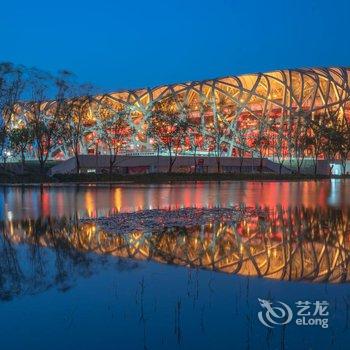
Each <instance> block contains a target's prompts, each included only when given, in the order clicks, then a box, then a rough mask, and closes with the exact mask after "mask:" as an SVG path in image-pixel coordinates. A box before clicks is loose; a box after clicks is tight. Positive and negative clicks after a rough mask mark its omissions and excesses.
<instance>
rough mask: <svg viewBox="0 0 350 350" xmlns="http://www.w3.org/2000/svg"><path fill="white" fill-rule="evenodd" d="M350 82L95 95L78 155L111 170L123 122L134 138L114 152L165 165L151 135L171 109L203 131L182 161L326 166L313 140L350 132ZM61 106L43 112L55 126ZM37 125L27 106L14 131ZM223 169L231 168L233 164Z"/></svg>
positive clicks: (220, 82) (67, 153) (336, 75)
mask: <svg viewBox="0 0 350 350" xmlns="http://www.w3.org/2000/svg"><path fill="white" fill-rule="evenodd" d="M349 82H350V69H347V68H336V67H333V68H315V69H311V68H308V69H286V70H277V71H273V72H268V73H254V74H246V75H240V76H227V77H223V78H217V79H212V80H204V81H191V82H186V83H180V84H171V85H163V86H158V87H155V88H143V89H137V90H128V91H119V92H113V93H107V94H100V95H96V96H93V97H92V98H91V99H88V100H86V103H85V105H84V107H83V108H82V109H81V111H82V112H81V113H83V114H84V115H83V118H82V120H83V124H84V133H83V135H82V138H81V140H80V141H79V153H80V155H82V156H84V155H85V156H86V155H89V156H95V157H96V156H99V157H100V162H102V163H101V165H99V167H100V168H101V169H102V168H104V167H105V166H104V165H103V163H104V162H105V163H106V162H107V160H106V161H104V160H103V159H104V158H106V159H107V158H108V157H110V155H111V154H110V153H111V152H110V148H108V147H107V146H108V145H107V144H106V143H105V142H104V140H105V138H104V137H103V136H104V135H105V134H106V133H108V132H109V131H108V130H106V125H108V124H106V120H108V119H112V118H115V117H116V116H117V117H118V116H121V115H122V116H123V118H124V120H125V124H123V125H124V129H125V130H126V129H128V130H129V131H130V132H124V131H123V130H120V133H121V134H123V133H124V134H125V138H124V139H123V140H121V142H120V144H119V146H120V147H118V150H117V152H116V151H115V149H116V148H115V147H114V152H115V153H117V155H118V156H120V157H124V161H126V159H125V157H129V159H128V161H129V162H130V157H140V156H141V157H147V156H148V157H150V158H149V159H150V160H151V159H154V158H155V157H158V158H159V156H164V157H166V156H167V155H168V152H169V150H167V149H166V147H163V146H162V145H161V143H160V142H158V141H157V138H156V137H152V135H150V133H149V132H148V130H149V123H150V120H151V118H152V116H153V115H154V113H155V109H156V108H157V106H159V105H160V104H164V103H165V102H166V106H167V109H168V110H169V113H172V114H175V115H176V117H177V118H178V119H182V120H187V121H190V122H191V125H195V126H196V127H195V128H188V129H187V135H186V136H185V137H184V138H183V141H182V142H181V144H180V143H179V144H177V145H176V148H177V150H176V151H177V153H178V154H179V159H180V158H183V159H185V158H186V157H193V154H194V152H195V153H196V156H200V157H204V158H208V159H209V158H210V157H216V158H218V157H220V158H223V159H224V158H229V159H233V162H235V160H234V159H237V158H239V157H240V158H241V159H243V161H245V159H248V158H250V159H257V158H259V157H260V158H261V159H263V158H264V159H265V160H268V159H269V160H270V161H272V162H273V163H277V160H279V161H280V160H281V159H283V164H285V162H284V161H285V160H288V161H289V162H290V164H291V163H292V162H291V160H292V159H294V160H295V159H298V158H300V157H302V158H303V159H304V158H305V159H311V158H313V157H314V158H316V161H319V160H320V161H322V160H326V158H327V155H326V153H327V152H326V151H325V150H324V149H323V150H321V151H317V149H316V148H317V145H315V143H313V142H312V140H313V139H315V140H316V139H318V138H320V142H322V140H324V139H325V138H326V136H325V133H326V132H327V130H325V128H328V131H329V129H330V128H333V129H334V130H338V131H339V132H340V131H342V132H343V133H347V132H348V131H350V126H349V125H348V124H349V123H350V100H349V97H350V86H349ZM56 104H57V102H56V101H51V102H47V103H45V104H44V105H43V106H42V110H41V112H42V113H44V114H45V115H46V116H47V118H48V120H49V119H50V117H51V112H52V110H54V109H55V105H56ZM163 113H166V112H164V110H163ZM30 118H31V108H29V107H28V103H23V104H19V106H18V108H17V110H16V114H15V115H14V116H13V117H12V118H11V126H12V127H17V128H18V127H22V126H25V124H26V123H27V122H28V120H30ZM72 123H74V120H72ZM322 135H323V136H322ZM119 136H120V135H119ZM158 136H159V138H161V135H158ZM310 140H311V141H310ZM31 152H32V155H33V157H34V154H35V146H33V148H31V149H29V150H28V153H31ZM73 156H74V154H73V150H72V148H71V147H70V145H69V142H66V141H65V140H64V139H62V140H61V141H60V142H58V143H57V145H56V147H54V148H52V149H51V150H50V158H52V159H59V160H68V159H70V158H71V157H73ZM104 156H105V157H104ZM337 157H338V158H339V156H335V158H337ZM84 159H86V162H88V160H87V159H88V158H87V157H84ZM276 159H277V160H276ZM90 162H91V160H90ZM158 162H159V159H158ZM208 162H209V163H210V162H211V161H210V160H208ZM224 162H226V163H227V162H228V163H227V164H229V160H224ZM236 162H237V160H236ZM178 163H179V164H180V163H181V160H180V161H178ZM305 163H307V162H306V161H305ZM305 163H304V164H305ZM106 164H107V163H106ZM227 164H226V166H228V165H227ZM133 165H135V166H137V165H138V164H136V163H135V164H133ZM131 166H132V165H129V167H131ZM143 166H145V167H147V166H148V167H149V164H148V165H147V164H146V165H143ZM254 166H255V165H254ZM83 168H84V166H83ZM86 168H87V169H88V168H91V165H88V166H86ZM95 170H96V169H95ZM143 170H145V168H143ZM189 171H190V169H189Z"/></svg>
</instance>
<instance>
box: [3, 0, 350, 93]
mask: <svg viewBox="0 0 350 350" xmlns="http://www.w3.org/2000/svg"><path fill="white" fill-rule="evenodd" d="M349 13H350V1H348V0H333V1H330V0H318V1H317V0H296V1H292V0H288V1H287V0H285V1H283V0H271V1H268V0H266V1H262V0H255V1H254V0H251V1H247V0H239V1H234V0H231V1H229V0H226V1H224V0H215V1H210V0H202V1H197V0H193V1H190V0H187V1H176V0H174V1H165V0H158V1H145V0H144V1H138V0H135V1H125V0H124V1H111V0H110V1H106V0H101V1H96V0H95V1H90V0H84V1H83V0H81V1H74V0H70V1H67V0H60V1H55V0H52V1H48V0H45V1H24V0H23V1H18V0H17V1H16V0H13V1H11V2H10V1H6V3H5V2H4V1H3V2H2V4H1V6H0V38H1V41H0V43H1V47H0V61H12V62H15V63H22V64H24V65H28V66H36V67H39V68H42V69H45V70H49V71H51V72H57V71H58V70H60V69H68V70H70V71H73V72H74V73H75V74H76V75H77V76H78V77H79V80H80V81H82V82H91V83H92V84H94V85H96V86H98V87H100V88H101V89H103V90H106V91H113V90H118V89H123V88H138V87H143V86H155V85H160V84H165V83H173V82H181V81H188V80H201V79H208V78H214V77H220V76H225V75H237V74H241V73H249V72H256V71H269V70H273V69H279V68H295V67H312V66H331V65H341V66H350V45H349V43H350V39H349V33H350V22H349V20H348V18H349Z"/></svg>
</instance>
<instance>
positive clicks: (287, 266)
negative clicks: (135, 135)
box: [0, 180, 350, 350]
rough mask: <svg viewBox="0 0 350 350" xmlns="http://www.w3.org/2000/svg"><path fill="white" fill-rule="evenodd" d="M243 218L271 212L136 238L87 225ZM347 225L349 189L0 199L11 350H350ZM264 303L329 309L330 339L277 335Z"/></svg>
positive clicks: (150, 188)
mask: <svg viewBox="0 0 350 350" xmlns="http://www.w3.org/2000/svg"><path fill="white" fill-rule="evenodd" d="M239 204H245V205H246V206H247V207H253V208H256V207H258V208H260V210H258V211H253V212H256V213H257V215H256V216H254V215H251V216H247V217H245V220H242V221H239V222H237V223H232V222H231V223H225V224H224V223H222V222H221V223H220V222H214V221H212V222H208V223H207V224H203V225H200V226H194V227H186V229H184V228H172V229H170V228H168V229H162V230H161V229H158V230H153V231H152V230H148V231H147V230H146V231H142V232H132V233H129V234H115V233H109V232H106V231H103V230H102V229H100V228H99V227H96V226H95V224H93V223H91V222H90V223H88V222H82V221H81V220H80V219H81V218H86V217H91V218H94V217H99V216H108V215H111V214H113V213H115V212H134V211H137V210H147V209H154V208H160V209H169V210H174V209H176V208H182V207H193V206H196V207H199V208H200V207H209V208H211V207H222V208H228V207H231V206H236V205H239ZM259 213H260V214H259ZM261 213H262V215H261ZM349 217H350V182H349V181H348V180H345V181H342V180H339V181H338V180H335V181H318V182H314V181H306V182H272V181H271V182H222V183H200V182H199V183H183V184H173V185H169V184H162V185H122V186H120V185H118V186H43V187H42V188H40V187H35V186H33V187H26V188H23V187H21V186H18V187H16V186H13V187H2V188H1V190H0V311H1V317H0V329H1V335H2V342H1V345H2V348H6V349H10V348H11V349H23V348H35V349H47V348H50V349H55V350H56V349H62V348H72V347H73V346H74V347H76V348H78V347H79V348H84V349H96V348H113V347H114V348H122V349H146V348H147V349H164V348H165V347H166V348H167V349H169V350H170V349H179V348H183V349H189V348H190V349H202V350H203V349H221V348H222V349H247V348H250V349H282V348H285V349H296V348H305V349H306V348H307V349H310V348H317V349H330V348H334V349H344V350H345V349H347V347H348V344H349V341H350V333H349V329H350V318H349V315H350V296H349V285H348V282H349V250H350V228H349ZM259 298H260V299H265V300H273V301H282V302H284V303H286V304H288V305H289V306H290V307H292V308H293V311H296V309H295V303H296V302H298V301H300V300H301V301H310V302H315V301H317V300H318V301H323V300H325V301H327V302H329V324H330V327H329V328H328V329H323V328H320V327H300V326H297V325H296V324H295V323H290V324H288V325H286V326H285V327H284V326H276V327H275V328H273V329H270V328H267V327H265V326H263V325H262V324H261V323H260V322H259V320H258V317H257V315H258V312H259V311H261V306H260V304H259V301H258V299H259ZM38 330H40V332H38ZM53 330H54V332H53ZM36 334H40V336H35V335H36Z"/></svg>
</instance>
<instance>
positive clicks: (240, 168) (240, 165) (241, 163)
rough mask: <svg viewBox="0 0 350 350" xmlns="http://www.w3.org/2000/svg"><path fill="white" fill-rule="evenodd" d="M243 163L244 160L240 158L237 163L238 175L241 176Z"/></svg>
mask: <svg viewBox="0 0 350 350" xmlns="http://www.w3.org/2000/svg"><path fill="white" fill-rule="evenodd" d="M243 161H244V158H243V157H240V161H239V173H240V174H242V168H243Z"/></svg>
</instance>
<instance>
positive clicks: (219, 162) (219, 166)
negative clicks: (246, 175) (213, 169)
mask: <svg viewBox="0 0 350 350" xmlns="http://www.w3.org/2000/svg"><path fill="white" fill-rule="evenodd" d="M216 165H217V168H218V174H220V172H221V160H220V157H216Z"/></svg>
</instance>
